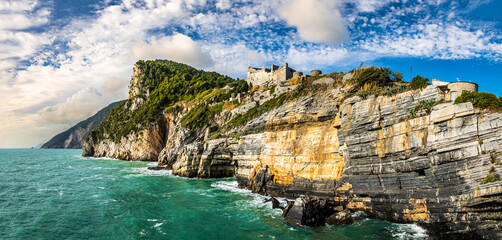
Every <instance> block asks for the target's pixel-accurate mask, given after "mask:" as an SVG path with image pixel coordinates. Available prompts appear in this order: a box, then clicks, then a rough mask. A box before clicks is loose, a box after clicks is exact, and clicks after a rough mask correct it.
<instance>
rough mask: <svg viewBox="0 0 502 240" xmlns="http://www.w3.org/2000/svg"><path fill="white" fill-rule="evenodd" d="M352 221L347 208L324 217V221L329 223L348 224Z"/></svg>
mask: <svg viewBox="0 0 502 240" xmlns="http://www.w3.org/2000/svg"><path fill="white" fill-rule="evenodd" d="M353 222H354V221H353V220H352V215H351V214H350V210H348V209H345V210H342V211H339V212H336V213H333V214H332V215H331V216H330V217H328V218H327V219H326V223H327V224H329V225H349V224H352V223H353Z"/></svg>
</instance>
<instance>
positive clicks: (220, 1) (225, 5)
mask: <svg viewBox="0 0 502 240" xmlns="http://www.w3.org/2000/svg"><path fill="white" fill-rule="evenodd" d="M216 7H217V8H219V9H222V10H226V9H230V8H231V7H232V2H231V1H230V0H217V1H216Z"/></svg>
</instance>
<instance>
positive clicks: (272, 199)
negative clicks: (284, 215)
mask: <svg viewBox="0 0 502 240" xmlns="http://www.w3.org/2000/svg"><path fill="white" fill-rule="evenodd" d="M264 202H272V208H273V209H276V208H280V209H283V208H282V207H281V203H280V202H279V200H277V198H275V197H270V198H269V199H267V200H265V201H264Z"/></svg>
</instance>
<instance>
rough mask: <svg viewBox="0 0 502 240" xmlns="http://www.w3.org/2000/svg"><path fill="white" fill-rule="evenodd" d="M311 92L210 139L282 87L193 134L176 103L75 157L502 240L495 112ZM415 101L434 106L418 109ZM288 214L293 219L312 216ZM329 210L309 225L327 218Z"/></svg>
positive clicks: (449, 234)
mask: <svg viewBox="0 0 502 240" xmlns="http://www.w3.org/2000/svg"><path fill="white" fill-rule="evenodd" d="M333 81H334V80H333ZM323 82H324V81H323ZM320 86H321V87H319V89H320V90H319V91H317V92H315V93H312V94H308V95H306V96H301V97H298V98H295V99H292V100H290V101H287V102H285V103H284V104H282V105H280V106H278V107H276V108H274V109H272V110H270V111H268V112H265V113H263V114H262V115H260V116H258V117H256V118H253V119H252V120H250V121H248V122H246V123H245V124H243V125H242V126H238V127H235V128H232V129H230V130H229V131H228V132H225V133H224V134H221V135H218V136H215V135H211V134H210V133H211V129H212V127H213V126H214V125H218V126H223V125H224V124H225V122H226V121H228V116H231V117H235V116H239V115H238V114H241V113H243V112H246V111H247V109H249V106H247V105H248V104H255V105H256V104H258V105H264V104H266V102H267V101H269V100H271V99H272V100H273V99H274V94H276V95H277V94H280V93H281V92H287V91H290V89H291V86H284V87H281V86H277V87H276V88H274V90H275V91H276V92H275V93H274V94H272V91H271V90H269V89H263V90H257V91H255V92H254V95H253V98H252V99H254V100H251V99H248V100H245V101H243V102H242V103H241V104H240V105H238V106H237V107H236V108H233V109H231V110H228V111H227V110H225V111H223V112H222V113H221V114H220V115H217V116H215V118H214V119H212V122H211V124H210V125H207V126H202V127H201V128H197V129H188V128H187V127H186V126H184V125H183V124H182V123H181V120H182V118H183V116H185V115H186V114H188V113H189V111H190V109H192V108H191V107H190V106H189V105H184V106H183V107H181V108H180V109H179V110H178V111H171V112H164V113H163V114H162V115H161V116H159V117H158V118H157V120H156V121H154V122H151V123H149V124H148V126H147V127H146V128H145V129H143V130H141V131H140V132H138V133H131V134H129V135H127V136H126V137H123V138H122V139H120V141H119V142H114V141H112V140H109V139H105V140H99V141H95V140H94V139H93V138H92V137H91V138H89V139H88V140H87V141H86V142H85V143H84V146H83V155H84V156H103V157H113V158H119V159H124V160H142V161H145V160H148V161H157V162H158V164H159V165H166V168H167V169H171V170H172V172H173V174H175V175H179V176H183V177H200V178H218V177H234V176H235V178H236V180H237V182H238V185H239V187H241V188H247V189H250V190H252V191H253V192H255V193H260V194H264V195H266V194H268V195H271V196H277V197H288V198H298V197H301V196H305V197H309V198H310V199H312V200H313V199H318V200H315V201H314V202H316V203H312V202H311V201H304V200H301V201H299V203H298V205H299V206H311V205H312V204H314V205H316V204H318V203H319V204H320V202H321V201H326V204H328V205H330V204H332V206H335V207H338V208H339V210H343V211H344V210H345V209H347V210H349V211H364V212H366V213H367V214H368V215H369V216H372V217H375V218H378V219H382V220H386V221H391V222H398V223H418V224H420V225H421V226H424V227H426V228H427V229H428V230H429V233H430V235H431V237H432V238H437V239H446V238H457V239H500V238H502V230H501V229H502V221H501V220H502V181H494V182H488V183H485V179H487V178H488V177H489V176H490V175H499V176H500V175H502V162H501V161H502V114H501V113H490V112H482V111H480V110H479V109H475V108H474V107H473V105H472V104H471V103H461V104H454V103H453V102H447V101H444V94H443V93H442V92H441V90H440V89H439V88H437V87H435V86H432V85H430V86H428V87H427V88H425V89H423V90H411V91H405V92H402V93H398V94H395V95H392V96H374V95H370V96H368V97H366V98H364V99H363V98H361V97H360V96H354V95H353V94H351V89H352V88H351V86H349V85H341V86H332V87H329V86H325V85H320ZM248 97H250V96H248ZM256 102H258V103H256ZM424 102H433V103H436V104H434V106H431V107H430V108H428V109H427V108H421V107H420V106H422V105H423V103H424ZM229 109H230V108H229ZM412 111H413V115H410V112H412ZM226 119H227V120H226ZM317 202H318V203H317ZM320 205H323V204H320ZM294 206H296V205H294ZM294 206H293V207H291V209H290V211H293V212H291V214H293V216H295V215H296V217H291V218H292V219H297V220H298V219H302V218H303V217H299V216H308V214H310V213H308V214H307V213H304V212H303V210H294V209H297V208H298V207H294ZM330 206H331V205H330ZM331 208H332V207H331ZM300 209H302V208H300ZM328 209H330V208H328ZM326 211H327V212H326V213H324V212H325V211H324V210H322V211H319V212H318V213H319V214H320V215H319V218H320V219H324V220H318V221H317V220H314V221H313V222H315V223H317V222H319V223H320V222H323V221H324V222H326V219H329V218H331V216H332V214H333V213H335V212H329V211H331V210H326ZM321 212H323V213H321ZM338 212H340V211H338ZM286 216H288V214H286ZM314 219H315V218H314ZM295 221H296V220H295ZM296 222H299V223H300V224H303V225H309V224H311V223H310V222H308V221H307V222H308V223H307V222H306V221H303V220H300V221H296ZM314 225H316V224H314ZM321 225H322V224H321Z"/></svg>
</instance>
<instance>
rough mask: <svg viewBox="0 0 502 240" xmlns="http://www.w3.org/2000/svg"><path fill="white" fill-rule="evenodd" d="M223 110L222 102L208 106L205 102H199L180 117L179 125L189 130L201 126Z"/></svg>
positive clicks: (208, 122)
mask: <svg viewBox="0 0 502 240" xmlns="http://www.w3.org/2000/svg"><path fill="white" fill-rule="evenodd" d="M222 110H223V103H220V104H217V105H215V106H212V107H209V106H208V105H206V104H199V105H197V106H196V107H194V108H192V109H191V110H190V111H189V112H188V113H187V114H185V116H183V117H182V118H181V125H182V126H183V127H188V128H189V129H190V130H194V129H196V128H202V127H204V126H207V125H209V124H210V122H211V120H212V119H214V117H215V116H216V115H217V114H219V113H221V111H222Z"/></svg>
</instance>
